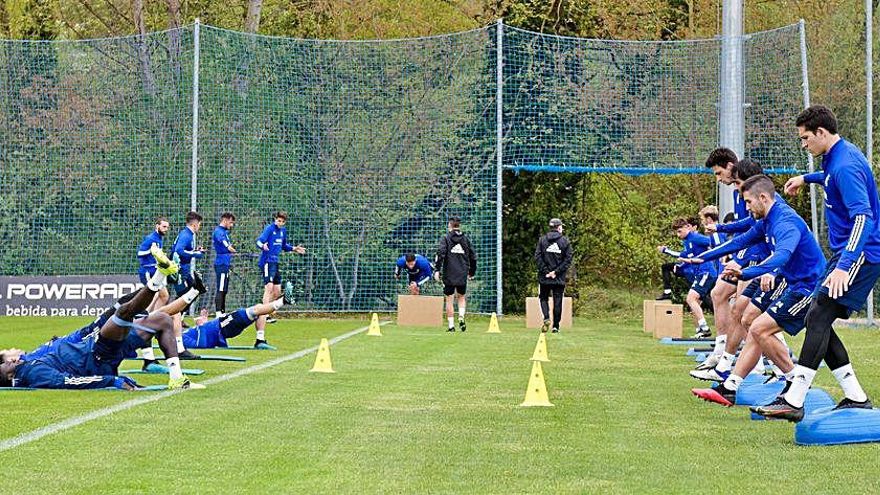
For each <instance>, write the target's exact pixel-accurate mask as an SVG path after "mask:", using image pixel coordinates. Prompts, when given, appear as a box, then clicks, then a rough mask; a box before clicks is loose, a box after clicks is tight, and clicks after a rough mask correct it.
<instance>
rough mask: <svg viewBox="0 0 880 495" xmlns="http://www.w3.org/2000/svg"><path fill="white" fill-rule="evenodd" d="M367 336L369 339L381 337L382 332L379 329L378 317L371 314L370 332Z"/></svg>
mask: <svg viewBox="0 0 880 495" xmlns="http://www.w3.org/2000/svg"><path fill="white" fill-rule="evenodd" d="M367 335H369V336H371V337H381V336H382V330H381V329H380V328H379V315H377V314H376V313H373V319H372V320H371V321H370V330H369V331H368V332H367Z"/></svg>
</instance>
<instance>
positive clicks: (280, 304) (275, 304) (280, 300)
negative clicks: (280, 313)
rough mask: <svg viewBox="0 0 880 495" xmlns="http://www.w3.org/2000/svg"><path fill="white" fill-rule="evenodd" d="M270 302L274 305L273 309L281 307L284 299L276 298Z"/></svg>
mask: <svg viewBox="0 0 880 495" xmlns="http://www.w3.org/2000/svg"><path fill="white" fill-rule="evenodd" d="M269 304H271V305H272V309H281V306H284V299H276V300H274V301H272V302H271V303H269Z"/></svg>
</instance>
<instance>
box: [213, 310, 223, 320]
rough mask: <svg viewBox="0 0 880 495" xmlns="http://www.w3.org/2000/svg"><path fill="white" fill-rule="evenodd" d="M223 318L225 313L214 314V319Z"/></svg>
mask: <svg viewBox="0 0 880 495" xmlns="http://www.w3.org/2000/svg"><path fill="white" fill-rule="evenodd" d="M221 316H223V311H217V312H216V313H214V318H220V317H221Z"/></svg>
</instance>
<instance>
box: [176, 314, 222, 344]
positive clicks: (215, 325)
mask: <svg viewBox="0 0 880 495" xmlns="http://www.w3.org/2000/svg"><path fill="white" fill-rule="evenodd" d="M182 337H183V345H184V346H185V347H186V348H187V349H213V348H214V347H228V344H227V343H226V338H225V337H224V336H223V334H222V333H221V332H220V320H219V319H218V318H215V319H213V320H210V321H207V322H205V323H204V324H202V325H199V326H197V327H191V328H189V329H187V330H186V331H185V332H183V336H182Z"/></svg>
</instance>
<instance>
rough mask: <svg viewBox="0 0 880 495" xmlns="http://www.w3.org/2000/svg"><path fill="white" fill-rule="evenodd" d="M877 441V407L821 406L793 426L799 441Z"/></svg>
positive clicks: (879, 431) (879, 412)
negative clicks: (833, 407) (833, 408)
mask: <svg viewBox="0 0 880 495" xmlns="http://www.w3.org/2000/svg"><path fill="white" fill-rule="evenodd" d="M865 442H880V410H878V409H839V410H837V411H834V410H832V408H827V407H826V408H822V409H819V410H817V411H814V412H813V414H811V415H809V416H807V417H805V418H804V420H803V421H801V422H800V423H798V424H797V426H795V428H794V443H796V444H798V445H841V444H847V443H865Z"/></svg>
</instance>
